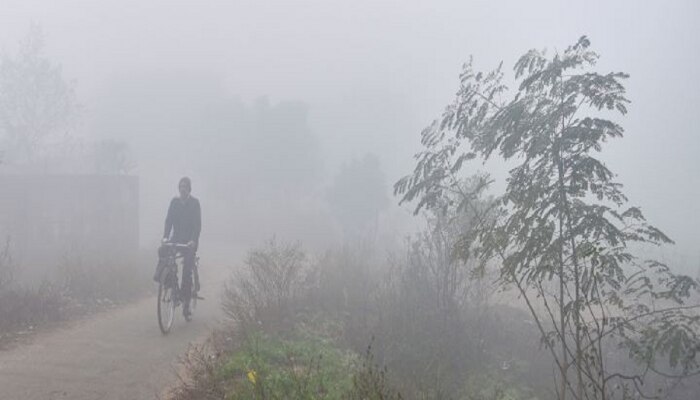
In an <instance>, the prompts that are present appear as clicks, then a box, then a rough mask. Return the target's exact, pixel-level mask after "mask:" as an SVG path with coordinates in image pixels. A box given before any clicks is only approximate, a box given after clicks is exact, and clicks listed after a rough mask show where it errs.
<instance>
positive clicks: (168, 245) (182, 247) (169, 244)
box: [163, 242, 192, 249]
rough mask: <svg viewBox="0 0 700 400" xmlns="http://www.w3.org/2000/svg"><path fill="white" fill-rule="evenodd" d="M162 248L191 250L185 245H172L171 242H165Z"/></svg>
mask: <svg viewBox="0 0 700 400" xmlns="http://www.w3.org/2000/svg"><path fill="white" fill-rule="evenodd" d="M163 246H165V247H174V248H176V249H191V248H192V246H188V245H186V244H181V243H172V242H165V243H163Z"/></svg>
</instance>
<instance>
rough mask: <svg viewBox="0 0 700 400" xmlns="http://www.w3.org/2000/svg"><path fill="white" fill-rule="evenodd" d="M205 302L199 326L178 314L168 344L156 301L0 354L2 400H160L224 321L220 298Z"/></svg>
mask: <svg viewBox="0 0 700 400" xmlns="http://www.w3.org/2000/svg"><path fill="white" fill-rule="evenodd" d="M203 285H207V282H205V281H204V279H203ZM215 285H216V284H214V283H212V284H211V285H207V286H208V287H209V288H213V287H215ZM207 286H203V287H204V288H205V289H206V287H207ZM211 292H218V290H213V291H211ZM203 296H205V297H206V298H207V300H205V301H200V302H199V304H198V306H197V310H196V314H195V317H194V319H193V321H191V322H189V323H187V322H185V321H184V319H183V318H182V315H181V314H178V318H177V319H176V321H175V326H174V327H173V330H172V332H171V333H170V334H169V335H167V336H163V335H161V333H160V330H159V329H158V323H157V321H156V299H155V296H153V297H150V298H148V299H144V300H143V301H140V302H138V303H136V304H133V305H130V306H126V307H124V308H120V309H117V310H114V311H111V312H105V313H102V314H99V315H97V316H95V317H94V318H92V319H90V320H86V321H81V322H78V323H76V324H73V325H72V326H70V327H67V328H62V329H58V330H55V331H53V332H49V333H45V334H40V335H37V337H35V338H34V339H33V340H32V343H30V344H27V345H23V346H19V347H17V348H14V349H11V350H7V351H0V399H2V400H34V399H37V400H38V399H41V400H47V399H49V400H58V399H65V400H69V399H70V400H88V399H89V400H97V399H101V400H102V399H104V400H112V399H124V400H127V399H128V400H140V399H154V398H156V396H157V395H159V394H161V393H162V392H163V389H164V388H165V387H167V386H168V385H170V384H172V383H173V382H174V381H175V374H174V371H175V368H176V367H177V358H178V356H180V355H182V354H183V353H184V352H185V350H186V349H187V347H188V345H189V343H190V342H192V341H198V340H202V339H203V338H204V337H206V335H207V333H208V332H209V331H210V329H211V328H212V327H214V326H215V325H216V323H217V320H218V318H219V317H220V313H219V297H218V293H209V294H208V293H207V292H206V290H203ZM178 311H180V309H178Z"/></svg>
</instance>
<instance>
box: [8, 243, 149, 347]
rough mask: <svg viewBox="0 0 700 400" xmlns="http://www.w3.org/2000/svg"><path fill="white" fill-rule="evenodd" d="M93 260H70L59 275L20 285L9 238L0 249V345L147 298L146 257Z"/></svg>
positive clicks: (79, 257) (78, 258)
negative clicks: (93, 313)
mask: <svg viewBox="0 0 700 400" xmlns="http://www.w3.org/2000/svg"><path fill="white" fill-rule="evenodd" d="M138 259H141V260H142V261H137V257H134V259H132V260H127V259H121V260H116V259H113V260H111V262H106V261H104V260H102V261H100V260H94V259H93V260H91V259H90V258H88V257H84V256H82V255H78V254H74V255H71V256H67V257H66V258H65V259H64V260H63V261H62V263H61V264H60V265H59V266H58V268H57V273H56V274H55V276H52V277H46V278H44V279H43V280H42V281H40V282H38V283H35V284H22V283H20V282H19V279H18V276H19V274H20V273H21V268H20V266H19V265H17V264H16V263H15V261H14V260H13V258H12V251H11V242H10V240H9V239H7V241H6V242H5V245H4V246H3V247H2V249H1V250H0V346H2V345H3V344H8V343H10V342H12V341H14V340H16V339H18V338H21V337H23V336H25V335H27V334H29V333H31V332H32V331H35V330H37V329H42V328H44V327H46V326H48V325H51V324H53V323H57V322H60V321H66V320H70V319H73V318H77V317H79V316H81V315H85V314H89V313H92V312H95V311H99V310H104V309H107V308H111V307H114V306H116V305H118V304H123V303H126V302H129V301H133V300H134V299H137V298H139V297H141V296H143V295H144V294H146V293H148V289H149V287H150V281H149V278H148V274H149V272H150V271H147V270H146V269H144V268H142V266H143V265H151V264H152V260H150V261H151V262H149V263H148V264H146V263H145V261H146V259H147V258H146V257H145V256H142V257H138Z"/></svg>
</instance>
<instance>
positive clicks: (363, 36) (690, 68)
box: [0, 0, 700, 268]
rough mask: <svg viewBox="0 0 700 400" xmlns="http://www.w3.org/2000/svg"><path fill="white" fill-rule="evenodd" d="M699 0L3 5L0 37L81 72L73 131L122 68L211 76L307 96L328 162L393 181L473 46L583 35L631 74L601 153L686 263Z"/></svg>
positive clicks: (241, 86) (276, 95) (695, 213)
mask: <svg viewBox="0 0 700 400" xmlns="http://www.w3.org/2000/svg"><path fill="white" fill-rule="evenodd" d="M649 3H652V4H649ZM699 4H700V2H697V1H694V0H687V1H663V2H662V1H655V2H640V1H635V0H628V1H589V2H569V1H517V0H515V1H423V2H417V1H376V0H375V1H364V0H363V1H357V0H356V1H330V0H318V1H289V0H279V1H260V0H258V1H220V2H214V1H208V2H203V1H174V0H153V1H151V0H149V1H143V0H136V1H132V0H129V1H125V0H115V1H87V0H84V1H32V0H2V2H1V3H0V48H1V49H2V50H3V51H8V52H11V53H12V52H14V51H15V49H16V46H17V43H18V41H19V40H20V39H21V38H22V37H23V36H24V35H26V33H27V31H28V29H29V26H30V24H31V23H32V22H34V23H37V24H39V25H41V27H42V28H43V31H44V33H45V36H46V46H47V53H48V55H49V56H50V58H51V59H52V60H53V61H55V62H58V63H60V64H61V65H62V66H63V70H64V75H65V76H66V77H69V78H72V79H75V80H76V82H77V88H78V97H79V100H80V102H81V104H83V105H84V107H85V111H84V114H83V116H82V119H83V123H82V124H81V125H80V128H79V130H80V131H81V134H83V135H87V136H90V135H97V136H99V135H100V134H101V132H98V131H96V127H98V126H100V125H99V121H98V119H99V118H98V116H99V115H101V113H103V112H104V110H100V109H99V107H100V105H103V104H108V103H109V102H108V101H105V99H104V97H105V96H109V93H110V91H111V90H112V89H113V88H114V85H115V82H124V80H125V77H126V79H128V77H130V76H134V75H144V74H146V75H147V74H170V73H176V74H180V76H188V75H191V76H207V77H209V78H210V81H211V82H214V83H213V85H214V86H216V85H217V84H218V85H219V86H220V88H221V89H222V90H224V91H225V92H226V93H228V95H230V96H231V97H232V98H237V99H240V100H241V101H244V102H251V103H252V102H254V101H255V100H256V99H258V98H259V97H261V96H269V98H270V99H271V100H272V101H273V102H276V101H280V100H293V101H300V102H303V103H306V104H307V106H308V110H309V111H308V112H309V124H310V126H311V129H312V130H313V132H314V133H315V134H316V135H317V137H318V138H319V141H320V145H321V150H322V152H323V153H324V154H325V155H326V159H327V164H328V165H327V168H330V169H331V170H333V169H336V168H338V167H339V166H340V165H341V164H342V163H344V162H346V161H348V160H349V159H351V158H353V157H362V156H363V155H364V154H365V153H367V152H373V153H375V154H377V155H378V156H379V157H380V159H381V163H382V167H383V168H384V170H385V171H386V176H387V177H388V179H389V183H393V182H394V181H395V180H396V179H397V178H398V177H400V176H401V175H404V174H407V173H409V172H410V171H411V169H412V165H413V164H412V159H411V157H412V154H413V153H414V152H415V151H417V150H418V148H419V146H418V145H419V133H420V130H421V129H422V128H423V127H424V126H426V125H428V124H429V123H430V121H431V120H432V119H434V118H436V117H438V116H439V115H440V112H441V110H442V108H443V107H444V106H445V105H446V104H447V103H448V102H450V101H451V100H452V98H453V94H454V93H455V91H456V90H457V88H458V83H459V82H458V74H459V71H460V66H461V64H462V63H463V62H464V61H466V60H467V58H468V56H469V55H470V54H473V55H474V56H475V63H476V65H477V66H479V67H480V68H483V69H490V68H493V67H495V66H497V65H498V62H499V61H501V60H503V61H504V62H505V67H506V69H507V71H508V72H510V70H511V68H512V65H513V64H514V62H515V61H516V59H517V57H518V56H520V55H521V54H522V53H523V52H525V51H526V50H528V49H530V48H532V47H536V48H544V47H547V48H549V49H550V50H555V49H559V50H563V49H564V48H565V47H566V46H568V45H569V44H572V43H574V42H575V40H576V39H577V38H578V37H579V36H581V35H583V34H585V35H588V36H589V38H590V39H591V42H592V47H593V49H594V50H596V51H597V52H598V53H599V54H601V56H602V57H601V60H600V62H599V64H598V67H599V68H598V70H599V71H601V72H607V71H609V70H611V69H612V70H615V71H624V72H628V73H630V74H631V78H630V79H629V80H628V82H627V85H628V86H627V87H628V97H629V98H630V99H631V100H632V104H631V106H630V113H629V114H628V116H627V117H626V118H624V119H622V120H620V121H621V122H622V125H623V126H624V127H625V129H626V136H625V138H624V139H622V140H618V141H616V142H613V143H612V144H611V145H610V146H609V147H608V150H607V151H606V152H605V154H604V158H605V160H606V161H607V163H608V166H609V167H610V168H611V169H612V170H613V171H614V172H617V173H618V174H619V181H621V182H622V183H624V184H625V191H626V193H627V194H628V196H629V198H630V199H631V202H632V203H633V204H637V205H640V206H641V207H642V209H643V210H644V211H645V212H646V214H647V217H648V219H649V220H650V221H651V222H652V223H653V224H655V225H657V226H658V227H660V228H662V229H663V230H664V231H665V232H666V233H668V234H669V235H670V236H671V237H672V239H674V240H675V241H676V242H677V244H678V246H677V248H676V249H675V250H673V251H672V253H673V254H671V255H669V256H670V257H674V258H678V259H680V260H682V262H683V263H684V264H686V265H688V266H691V267H693V268H696V267H698V266H700V247H699V246H698V245H699V244H700V231H699V230H698V226H699V225H700V198H698V194H699V192H700V174H699V173H698V171H700V161H699V156H700V138H699V137H698V134H697V132H698V128H697V126H698V123H697V114H698V112H699V111H700V77H699V74H698V72H697V66H698V65H700V52H699V51H698V49H700V29H699V28H698V27H697V24H696V23H697V17H698V16H700V5H699ZM511 76H512V75H507V77H508V78H510V77H511ZM136 150H138V149H136ZM139 165H140V168H141V170H138V171H136V172H137V173H138V174H140V175H145V176H148V174H149V171H144V170H143V168H144V163H143V162H142V160H139ZM183 169H184V170H185V171H182V172H181V171H172V172H171V173H170V174H169V175H168V176H167V177H166V179H169V180H170V181H172V182H167V184H170V183H172V193H170V194H169V195H174V194H175V181H174V179H176V178H177V177H178V176H180V175H183V174H185V173H193V171H187V167H186V166H185V167H183ZM194 173H195V174H196V171H194ZM148 182H150V181H148V180H146V183H148ZM166 186H167V185H161V186H159V187H158V190H159V192H158V196H155V197H162V192H161V191H162V190H166V189H165V187H166ZM195 187H196V186H195ZM143 191H148V186H146V187H143V186H142V192H143ZM162 203H163V207H165V203H167V199H163V200H162ZM203 203H204V204H206V200H203ZM158 218H160V216H159V217H158ZM153 231H157V229H155V230H150V229H147V230H145V232H147V233H151V232H153Z"/></svg>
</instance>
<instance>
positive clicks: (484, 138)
mask: <svg viewBox="0 0 700 400" xmlns="http://www.w3.org/2000/svg"><path fill="white" fill-rule="evenodd" d="M597 60H598V55H597V54H596V53H595V52H593V51H592V50H591V49H590V42H589V40H588V39H587V38H586V37H581V38H580V39H579V40H578V41H577V42H576V43H575V44H574V45H573V46H570V47H569V48H567V49H566V50H565V51H564V52H563V53H557V54H554V55H553V56H551V57H548V56H547V54H546V52H545V51H538V50H530V51H528V52H527V53H526V54H525V55H523V56H522V57H520V59H519V60H518V62H517V63H516V64H515V68H514V70H515V78H516V80H517V82H519V85H518V86H517V88H516V89H515V90H513V91H510V90H509V89H508V88H507V87H506V86H505V85H504V84H503V76H504V74H503V72H502V69H501V67H500V66H499V67H498V68H497V69H496V70H494V71H492V72H490V73H487V74H484V73H479V72H475V71H474V69H473V67H472V63H471V61H470V62H469V63H467V64H465V66H464V69H463V72H462V74H461V76H460V81H461V85H460V89H459V91H458V93H457V97H456V100H455V101H454V102H453V103H452V104H451V105H449V106H448V107H447V108H446V109H445V112H444V113H443V115H442V117H441V118H440V119H439V120H437V121H436V122H435V123H433V124H432V125H431V126H430V127H428V128H427V129H426V130H424V131H423V133H422V143H423V144H424V146H425V147H426V150H425V151H423V152H421V153H419V154H418V156H417V167H416V169H415V170H414V172H413V174H412V175H409V176H407V177H405V178H403V179H402V180H400V181H399V182H397V184H396V185H395V192H396V193H397V194H400V195H402V201H410V200H414V199H417V200H418V206H417V210H419V209H420V208H421V207H431V206H433V205H434V204H437V203H438V202H437V201H436V199H438V198H440V197H441V196H443V193H444V191H445V188H450V187H452V185H451V184H450V182H451V181H453V180H454V176H455V175H459V174H460V173H461V174H464V171H463V169H464V166H465V165H468V164H465V163H464V161H467V160H470V159H474V158H480V159H481V160H489V159H494V158H497V159H501V160H503V161H506V162H508V163H509V164H510V165H513V168H512V169H511V170H510V171H509V174H508V177H507V180H506V182H505V191H504V193H503V194H502V195H500V196H499V197H498V201H497V202H496V203H495V205H496V206H495V207H494V208H492V209H490V210H488V212H487V213H484V214H483V215H484V217H483V224H482V225H481V226H480V232H479V234H478V240H468V241H462V242H461V243H462V245H461V248H459V249H457V250H458V252H462V253H463V254H467V253H473V252H478V254H479V255H480V256H481V257H482V259H483V260H485V261H486V260H489V261H492V262H493V260H497V262H498V265H499V270H500V282H501V283H502V284H503V285H504V286H507V287H514V288H515V289H516V290H517V291H518V292H519V293H520V295H521V297H522V299H524V301H525V303H526V306H527V308H528V309H529V310H530V312H531V315H532V317H533V318H534V321H535V322H536V325H537V326H538V328H539V330H540V332H541V334H542V340H543V343H544V344H545V347H546V348H547V349H548V351H549V352H550V354H551V356H552V359H553V361H554V363H555V365H556V369H557V371H558V374H557V375H558V378H557V384H556V392H557V397H558V398H559V399H562V400H563V399H567V398H574V399H577V400H582V399H608V398H625V396H627V395H628V394H629V393H630V392H631V391H632V390H636V391H637V392H639V393H642V394H645V395H646V394H647V393H646V391H645V388H644V387H642V384H643V383H644V382H645V379H646V378H648V377H649V375H650V374H652V373H656V374H657V375H660V376H663V377H671V376H674V377H675V376H680V377H682V376H687V375H689V374H693V373H697V370H698V362H697V360H696V357H695V352H696V351H697V350H698V349H700V347H699V346H700V340H699V338H698V332H699V331H700V321H699V318H698V317H697V316H695V314H694V313H693V312H691V311H692V310H691V309H692V308H694V307H697V306H692V305H686V304H685V301H686V300H687V298H688V297H689V296H690V294H691V291H692V290H695V289H697V287H698V283H697V282H696V281H695V280H693V279H691V278H689V277H686V276H680V275H675V274H673V273H672V272H671V270H670V269H669V267H668V266H667V265H664V264H663V263H660V262H657V261H653V260H643V259H640V258H638V257H637V256H635V254H634V252H633V250H634V249H635V248H638V247H639V246H640V245H653V246H660V245H665V244H670V243H672V241H671V239H669V238H668V237H667V236H666V235H665V234H664V233H663V232H662V231H660V230H659V229H657V228H655V227H654V226H652V225H650V224H649V223H648V222H647V221H646V219H645V218H644V216H643V214H642V212H641V210H640V209H639V208H637V207H633V206H632V207H631V206H629V205H628V200H627V197H626V196H625V195H624V193H623V192H622V185H621V184H620V183H618V182H616V181H615V175H614V174H613V173H612V171H611V170H610V169H608V167H607V166H606V165H605V163H604V162H602V161H601V160H600V159H599V158H597V157H596V154H597V153H598V152H600V151H601V150H602V149H603V146H604V145H605V143H606V142H607V141H608V140H609V139H616V138H621V137H622V136H623V132H624V130H623V128H622V126H621V125H620V124H619V123H618V122H615V121H614V120H613V119H611V118H613V117H614V115H615V114H617V115H620V116H624V115H625V114H626V113H627V106H628V104H629V103H630V102H629V100H628V99H627V97H626V91H625V87H624V85H623V82H624V80H625V79H627V78H628V75H627V74H625V73H620V72H612V73H605V74H601V73H598V72H596V71H594V70H593V69H594V67H595V64H596V61H597ZM511 94H512V95H513V97H512V98H511V99H510V100H506V101H501V99H503V98H508V97H509V96H510V95H511ZM445 160H447V161H445ZM485 182H488V181H485ZM472 201H473V195H472V194H468V193H467V194H465V196H464V197H463V203H464V204H465V205H468V204H469V203H470V202H472ZM613 345H617V346H623V347H624V348H625V349H627V350H628V354H629V356H630V357H631V358H633V359H634V360H636V361H637V362H638V364H637V365H638V369H637V370H635V371H632V372H630V371H627V370H618V369H616V367H615V366H614V365H612V364H611V363H610V358H611V357H610V356H609V355H608V351H609V350H610V349H611V348H613V347H612V346H613ZM661 360H665V361H668V362H667V363H661V362H660V361H661ZM664 365H666V367H665V368H666V370H663V368H664V367H663V366H664Z"/></svg>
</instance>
